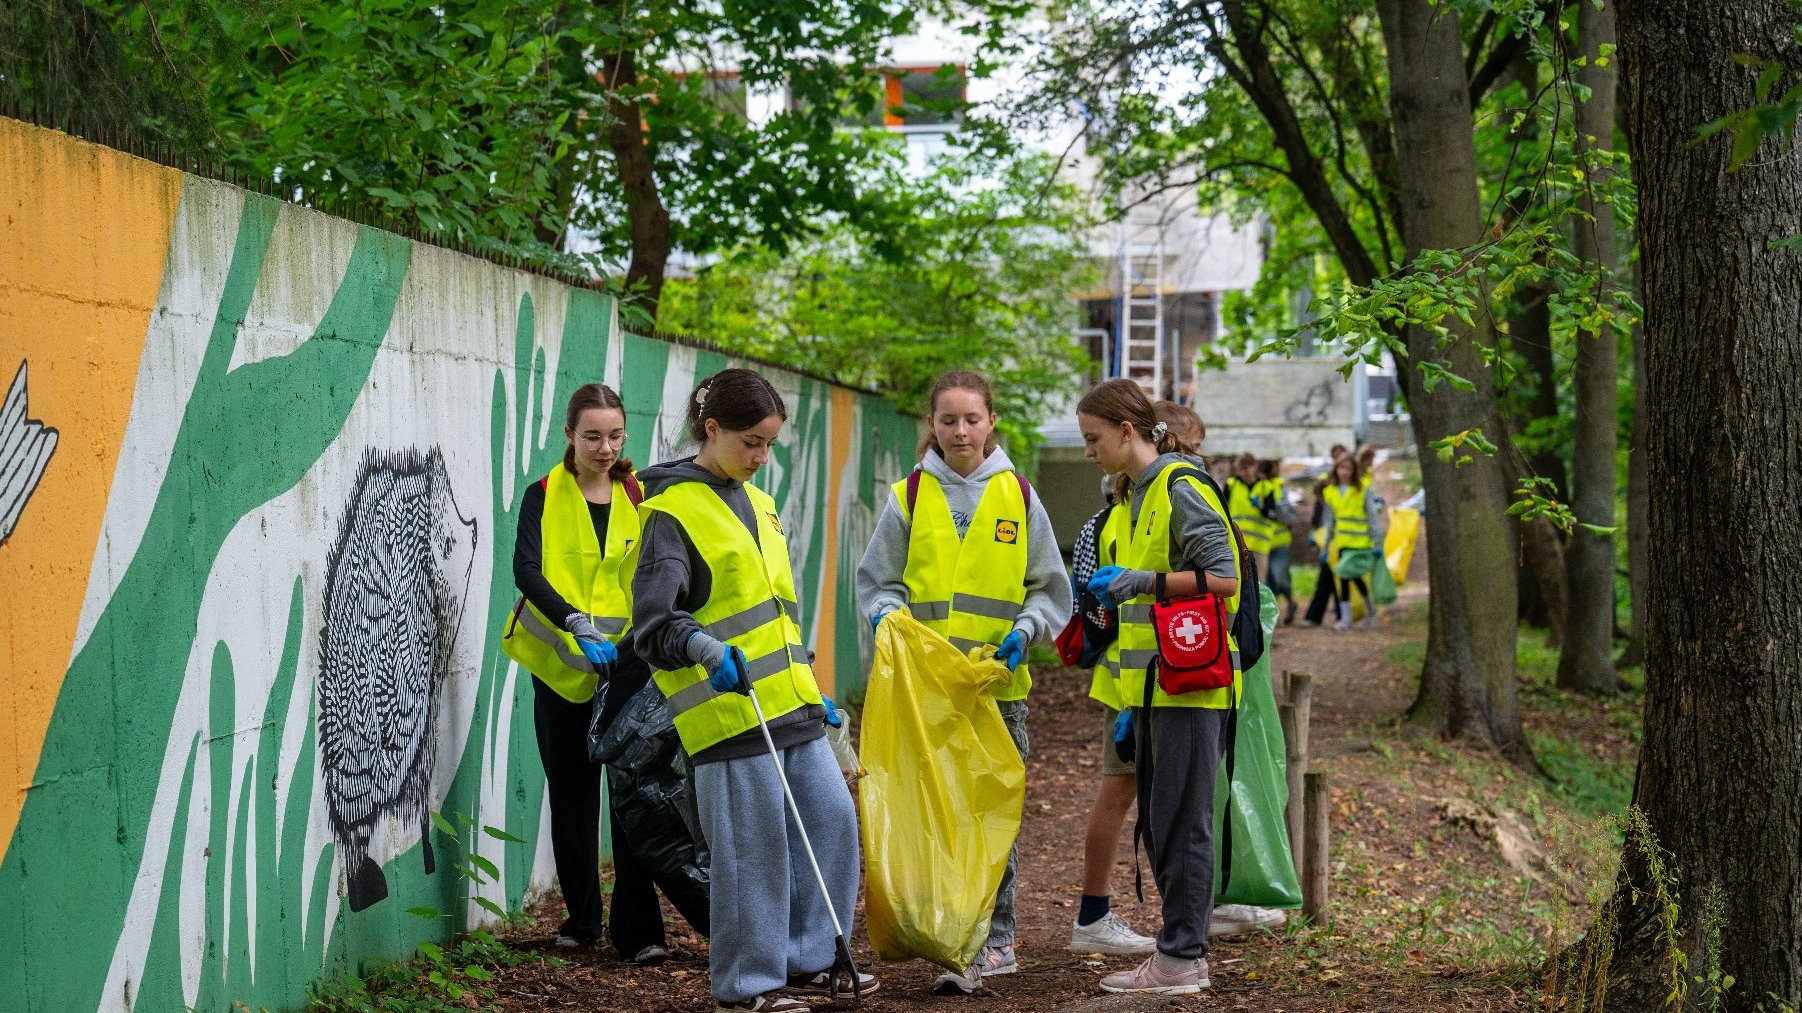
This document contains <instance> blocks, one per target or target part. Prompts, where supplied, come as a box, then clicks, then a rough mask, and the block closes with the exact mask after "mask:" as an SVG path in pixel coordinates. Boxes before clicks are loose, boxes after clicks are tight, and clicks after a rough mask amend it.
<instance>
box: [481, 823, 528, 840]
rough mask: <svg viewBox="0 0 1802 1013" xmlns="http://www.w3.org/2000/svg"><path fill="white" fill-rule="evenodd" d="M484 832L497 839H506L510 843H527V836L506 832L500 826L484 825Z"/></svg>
mask: <svg viewBox="0 0 1802 1013" xmlns="http://www.w3.org/2000/svg"><path fill="white" fill-rule="evenodd" d="M482 832H483V833H485V834H487V835H488V836H490V837H492V838H494V839H495V840H497V841H506V842H507V843H508V844H525V843H527V842H526V840H525V838H523V837H515V836H513V835H512V834H510V833H508V832H506V831H505V830H502V829H501V828H500V827H489V826H484V827H483V828H482Z"/></svg>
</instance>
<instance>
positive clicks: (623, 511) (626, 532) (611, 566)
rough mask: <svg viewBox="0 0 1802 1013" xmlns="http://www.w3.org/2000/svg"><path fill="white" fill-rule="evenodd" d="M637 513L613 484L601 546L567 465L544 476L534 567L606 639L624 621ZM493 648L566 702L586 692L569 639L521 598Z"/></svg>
mask: <svg viewBox="0 0 1802 1013" xmlns="http://www.w3.org/2000/svg"><path fill="white" fill-rule="evenodd" d="M638 533H639V526H638V511H637V510H636V509H634V508H633V506H632V501H631V498H630V497H629V496H627V495H626V487H625V484H624V483H622V482H618V481H616V482H614V483H613V501H612V503H611V504H610V505H609V506H608V508H607V547H606V550H605V551H602V548H601V545H600V542H599V541H598V540H596V538H595V537H594V518H593V517H592V516H590V515H589V512H588V500H587V498H586V497H584V496H583V495H582V487H581V486H580V485H578V484H577V483H576V476H574V475H572V474H570V472H569V469H568V468H565V467H563V466H562V465H558V466H557V467H556V468H554V469H552V471H551V473H550V475H549V476H547V477H546V478H545V480H544V514H543V517H542V518H541V519H540V521H539V524H538V545H539V554H540V557H541V558H540V562H539V569H540V570H541V571H542V572H543V574H544V579H545V580H546V581H547V582H549V583H550V585H551V587H552V588H554V589H555V590H556V592H557V593H558V594H560V595H562V596H563V600H564V601H566V602H569V604H570V605H571V606H572V607H573V608H575V609H576V610H577V611H580V612H585V613H587V614H588V616H589V620H590V621H591V622H593V623H594V627H595V629H597V630H599V631H600V632H601V634H602V635H604V636H606V637H608V638H609V639H611V640H613V641H614V642H616V643H617V642H618V641H619V640H621V639H622V638H624V636H625V634H626V631H627V630H628V629H630V628H631V625H632V618H631V617H632V571H631V569H630V568H628V567H627V565H626V557H627V555H628V554H629V553H630V552H631V550H632V549H633V548H635V547H636V546H637V544H638ZM501 650H503V651H505V652H506V653H507V656H508V657H510V658H512V659H513V660H514V661H517V662H519V664H520V667H521V668H524V669H525V670H526V671H528V672H531V673H532V674H533V675H535V676H537V677H538V678H539V679H540V680H542V681H543V682H544V684H545V685H546V686H549V687H550V688H551V689H553V690H555V691H556V693H557V695H558V696H560V697H563V698H564V699H565V700H569V701H571V702H574V703H585V702H587V701H588V700H590V699H593V697H594V687H595V682H596V680H597V676H596V675H595V670H594V666H593V665H592V664H590V663H589V661H588V659H587V658H585V657H583V655H582V650H581V648H579V647H577V646H576V638H575V637H572V636H570V635H569V634H568V633H567V632H565V631H563V630H562V629H559V628H558V627H557V626H556V625H555V624H554V623H552V622H551V621H550V619H548V618H547V617H546V616H545V615H544V613H542V612H540V611H538V608H537V606H535V605H533V604H532V603H531V602H529V601H527V600H526V599H525V596H524V595H521V596H520V598H519V600H518V601H517V602H515V603H514V605H513V612H512V613H511V615H510V616H509V618H508V621H507V625H506V627H505V629H504V631H503V632H502V634H501Z"/></svg>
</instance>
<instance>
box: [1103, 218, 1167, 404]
mask: <svg viewBox="0 0 1802 1013" xmlns="http://www.w3.org/2000/svg"><path fill="white" fill-rule="evenodd" d="M1118 259H1119V265H1120V316H1119V321H1120V326H1119V331H1118V334H1119V338H1118V345H1117V347H1116V349H1115V359H1114V362H1113V363H1112V368H1111V369H1110V370H1109V372H1110V374H1111V375H1113V376H1118V377H1125V378H1126V379H1128V380H1132V381H1134V382H1135V383H1137V384H1138V385H1139V387H1140V389H1141V390H1143V391H1144V392H1145V396H1146V397H1148V398H1150V399H1151V400H1153V401H1156V400H1157V399H1158V398H1160V397H1163V396H1164V395H1163V392H1164V376H1165V373H1166V368H1165V363H1164V358H1165V355H1164V223H1163V220H1162V218H1161V216H1160V215H1159V214H1158V209H1157V208H1156V207H1155V206H1152V205H1149V204H1140V205H1138V206H1136V207H1132V208H1129V209H1128V210H1127V211H1126V213H1125V214H1123V215H1121V216H1120V252H1119V258H1118Z"/></svg>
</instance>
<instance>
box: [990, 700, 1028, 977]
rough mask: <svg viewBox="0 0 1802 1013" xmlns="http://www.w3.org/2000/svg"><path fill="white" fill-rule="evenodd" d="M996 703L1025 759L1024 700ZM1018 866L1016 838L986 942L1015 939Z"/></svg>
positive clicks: (1004, 943)
mask: <svg viewBox="0 0 1802 1013" xmlns="http://www.w3.org/2000/svg"><path fill="white" fill-rule="evenodd" d="M995 706H996V707H999V708H1000V709H1001V720H1002V721H1003V722H1005V723H1006V724H1007V734H1008V736H1009V737H1010V738H1012V739H1013V740H1014V748H1015V749H1018V750H1019V751H1020V759H1021V760H1022V761H1024V760H1025V759H1026V757H1027V754H1028V753H1030V752H1031V751H1032V740H1031V739H1029V738H1027V736H1026V715H1027V714H1028V713H1030V711H1029V709H1028V708H1027V706H1026V701H1024V700H997V701H995ZM1019 868H1020V843H1019V841H1018V840H1017V839H1016V840H1015V842H1014V846H1013V847H1012V848H1011V849H1009V850H1008V853H1007V868H1006V869H1005V870H1003V871H1002V873H1001V888H1000V889H999V890H997V891H996V892H995V911H994V913H993V914H991V915H989V941H988V943H986V944H985V945H988V946H1009V945H1012V944H1013V941H1014V888H1015V886H1016V881H1015V879H1014V873H1015V872H1017V871H1018V870H1019Z"/></svg>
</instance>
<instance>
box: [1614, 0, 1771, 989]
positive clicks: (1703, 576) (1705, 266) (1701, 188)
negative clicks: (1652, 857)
mask: <svg viewBox="0 0 1802 1013" xmlns="http://www.w3.org/2000/svg"><path fill="white" fill-rule="evenodd" d="M1618 15H1619V19H1620V41H1621V48H1620V53H1621V56H1622V58H1623V59H1622V74H1623V77H1624V83H1625V89H1624V93H1625V97H1626V101H1627V102H1628V103H1629V104H1630V106H1631V111H1630V113H1629V116H1628V123H1629V140H1630V145H1631V150H1632V155H1633V167H1634V175H1635V178H1636V180H1637V182H1638V185H1639V209H1640V221H1639V230H1638V231H1639V240H1640V248H1641V250H1642V251H1643V260H1644V264H1645V291H1646V318H1645V336H1646V350H1645V355H1646V360H1645V361H1646V387H1645V409H1646V410H1645V414H1644V415H1643V416H1642V417H1641V419H1640V421H1642V422H1643V423H1645V426H1646V433H1645V444H1646V455H1647V462H1646V463H1647V466H1648V473H1649V476H1650V481H1651V495H1650V506H1651V510H1650V517H1651V544H1652V546H1653V547H1654V548H1653V551H1652V552H1651V554H1650V572H1649V574H1648V579H1647V585H1646V591H1647V596H1646V605H1647V621H1646V703H1645V735H1644V744H1643V748H1642V753H1641V757H1640V766H1639V779H1638V784H1637V786H1636V788H1635V791H1634V795H1635V804H1636V805H1637V806H1638V807H1639V809H1640V810H1641V811H1642V812H1643V813H1644V814H1645V817H1646V821H1647V823H1648V825H1649V827H1650V830H1651V832H1652V833H1653V834H1654V835H1655V836H1656V839H1657V843H1658V845H1659V846H1660V847H1662V848H1663V849H1665V851H1666V852H1668V866H1667V867H1668V868H1669V869H1670V870H1672V875H1673V877H1674V887H1675V889H1676V892H1677V896H1678V900H1679V903H1680V908H1679V913H1678V915H1677V922H1676V925H1675V932H1674V938H1675V943H1676V945H1677V946H1679V947H1681V948H1682V950H1683V951H1684V953H1685V954H1686V955H1687V959H1688V971H1689V975H1690V976H1692V977H1695V978H1702V977H1703V976H1705V975H1706V974H1707V973H1708V972H1710V971H1711V970H1715V969H1716V968H1717V967H1718V970H1720V971H1721V972H1722V973H1725V974H1730V975H1732V976H1733V979H1734V984H1733V987H1732V989H1731V991H1730V992H1729V993H1728V996H1727V998H1726V1001H1725V1002H1724V1003H1723V1004H1722V1008H1724V1009H1727V1010H1735V1011H1737V1010H1751V1009H1753V1008H1755V1006H1756V1005H1759V1004H1762V1006H1763V1008H1767V1009H1772V1008H1776V1005H1777V1003H1778V1002H1783V1003H1787V1004H1788V1005H1790V1006H1792V1007H1796V1006H1802V830H1799V829H1798V828H1802V593H1799V592H1798V590H1797V582H1796V564H1795V557H1796V547H1797V545H1799V544H1802V515H1799V514H1798V513H1797V510H1796V504H1797V503H1798V502H1802V437H1799V436H1798V428H1797V427H1798V410H1797V395H1796V383H1797V378H1798V377H1802V334H1799V333H1798V327H1797V321H1799V320H1802V253H1798V252H1796V251H1794V250H1784V249H1776V248H1773V244H1775V243H1776V242H1778V241H1780V240H1783V239H1787V238H1790V237H1793V236H1796V235H1802V170H1798V150H1797V147H1796V142H1795V141H1794V139H1791V138H1785V137H1782V136H1781V135H1772V136H1768V137H1766V138H1765V139H1764V141H1763V143H1762V145H1761V146H1760V147H1759V149H1758V150H1757V152H1756V153H1755V154H1754V155H1753V156H1752V158H1751V159H1749V160H1748V161H1747V162H1746V163H1745V164H1744V165H1743V166H1742V167H1741V168H1740V169H1739V170H1738V171H1729V169H1728V153H1729V148H1730V144H1731V141H1730V140H1729V138H1728V137H1726V136H1719V137H1714V138H1711V139H1707V140H1703V141H1700V142H1698V141H1696V140H1695V131H1696V127H1697V126H1698V125H1699V124H1703V123H1707V122H1709V121H1711V120H1714V119H1716V118H1717V117H1720V116H1723V115H1726V114H1729V113H1732V112H1734V111H1737V110H1741V109H1745V108H1749V107H1751V106H1753V105H1755V104H1756V103H1757V101H1758V99H1757V96H1756V94H1755V91H1754V83H1755V79H1756V77H1757V72H1756V71H1755V70H1751V69H1748V68H1746V67H1744V66H1742V65H1740V64H1739V63H1737V62H1736V61H1735V56H1736V54H1742V53H1744V54H1750V55H1752V56H1754V57H1757V58H1760V59H1775V60H1780V61H1782V62H1783V63H1785V64H1787V65H1788V66H1790V67H1792V68H1793V67H1796V66H1798V65H1802V45H1799V44H1798V43H1797V41H1796V39H1795V38H1794V36H1793V35H1792V30H1793V26H1794V25H1795V21H1796V14H1795V11H1794V9H1793V8H1792V7H1790V6H1789V5H1788V4H1787V3H1786V2H1785V0H1736V2H1731V3H1730V2H1726V0H1622V2H1621V3H1620V6H1619V8H1618ZM1649 881H1650V876H1649V875H1648V871H1647V863H1646V862H1645V860H1644V858H1643V856H1642V855H1641V854H1639V853H1638V852H1637V850H1635V849H1631V848H1629V849H1628V851H1627V853H1626V855H1625V860H1624V863H1623V869H1622V882H1621V884H1620V887H1619V889H1618V890H1617V893H1616V895H1615V898H1614V900H1613V903H1614V904H1615V905H1616V912H1617V914H1618V916H1619V928H1618V930H1617V937H1616V943H1615V946H1614V950H1613V952H1614V960H1613V964H1612V968H1611V970H1612V972H1613V975H1612V977H1613V983H1612V985H1611V988H1610V994H1609V996H1608V1000H1609V1008H1611V1009H1613V1008H1620V1009H1663V1008H1665V1006H1664V997H1665V994H1666V992H1667V991H1668V986H1667V985H1666V984H1664V983H1662V981H1661V976H1662V975H1663V973H1664V972H1665V970H1666V967H1667V966H1668V951H1667V949H1666V948H1665V947H1663V946H1661V945H1658V943H1657V939H1658V938H1659V936H1660V933H1659V932H1658V921H1657V919H1658V917H1659V914H1660V907H1661V905H1660V904H1659V901H1658V899H1657V897H1656V895H1655V894H1654V893H1652V892H1650V891H1648V890H1647V889H1646V887H1647V886H1648V885H1650V883H1649ZM1711 898H1712V899H1713V901H1714V905H1715V909H1716V915H1715V916H1714V917H1713V918H1709V917H1708V916H1707V915H1706V914H1705V912H1706V910H1707V907H1708V902H1709V900H1710V899H1711ZM1708 921H1712V922H1713V923H1714V924H1713V925H1712V930H1713V931H1714V932H1715V933H1718V936H1717V938H1718V944H1719V945H1718V948H1713V947H1708V946H1706V945H1704V940H1705V939H1706V938H1707V936H1708V935H1709V929H1710V928H1711V926H1709V925H1708V924H1706V923H1707V922H1708ZM1710 949H1714V950H1715V954H1714V955H1713V956H1711V955H1710V954H1709V953H1708V950H1710ZM1694 997H1695V996H1694V994H1693V993H1692V999H1693V998H1694Z"/></svg>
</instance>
